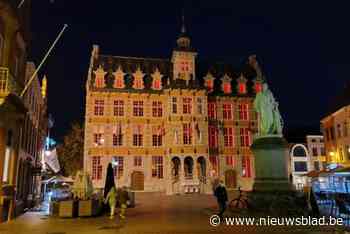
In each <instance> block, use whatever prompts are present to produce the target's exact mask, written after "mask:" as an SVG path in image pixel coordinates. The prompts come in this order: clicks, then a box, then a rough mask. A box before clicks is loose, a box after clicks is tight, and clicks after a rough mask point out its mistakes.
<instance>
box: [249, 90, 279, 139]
mask: <svg viewBox="0 0 350 234" xmlns="http://www.w3.org/2000/svg"><path fill="white" fill-rule="evenodd" d="M254 109H255V111H256V112H258V113H259V121H260V126H259V128H260V129H259V130H260V135H261V136H266V135H282V128H283V126H282V118H281V115H280V112H279V110H278V103H277V102H276V100H275V98H274V97H273V94H272V92H271V91H270V90H269V88H268V86H267V84H266V83H264V84H263V89H262V91H261V92H259V93H258V94H257V95H256V97H255V100H254Z"/></svg>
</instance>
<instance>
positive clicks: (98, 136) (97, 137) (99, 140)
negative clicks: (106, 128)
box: [94, 133, 104, 146]
mask: <svg viewBox="0 0 350 234" xmlns="http://www.w3.org/2000/svg"><path fill="white" fill-rule="evenodd" d="M94 143H95V146H101V145H103V143H104V138H103V133H94Z"/></svg>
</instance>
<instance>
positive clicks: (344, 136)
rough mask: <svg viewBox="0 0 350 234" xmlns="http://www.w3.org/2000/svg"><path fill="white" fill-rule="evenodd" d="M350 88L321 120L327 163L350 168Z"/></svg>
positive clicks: (337, 99)
mask: <svg viewBox="0 0 350 234" xmlns="http://www.w3.org/2000/svg"><path fill="white" fill-rule="evenodd" d="M349 123H350V86H349V85H348V86H346V88H345V89H344V90H343V92H342V93H340V94H339V95H338V96H337V97H336V98H335V100H334V101H333V102H332V105H331V109H330V111H329V112H328V114H327V115H326V116H325V117H324V118H322V120H321V128H322V132H323V136H324V140H325V149H326V154H327V163H328V164H335V165H342V166H350V129H349Z"/></svg>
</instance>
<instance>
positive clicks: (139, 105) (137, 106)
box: [133, 101, 143, 116]
mask: <svg viewBox="0 0 350 234" xmlns="http://www.w3.org/2000/svg"><path fill="white" fill-rule="evenodd" d="M133 106H134V110H133V112H134V116H143V101H134V102H133Z"/></svg>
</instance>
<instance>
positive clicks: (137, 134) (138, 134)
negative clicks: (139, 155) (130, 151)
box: [133, 125, 143, 146]
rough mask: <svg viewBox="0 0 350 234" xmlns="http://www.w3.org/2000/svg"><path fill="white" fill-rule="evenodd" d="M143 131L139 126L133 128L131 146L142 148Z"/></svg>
mask: <svg viewBox="0 0 350 234" xmlns="http://www.w3.org/2000/svg"><path fill="white" fill-rule="evenodd" d="M142 133H143V131H142V127H141V126H140V125H138V126H135V127H134V133H133V146H142V145H143V134H142Z"/></svg>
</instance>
